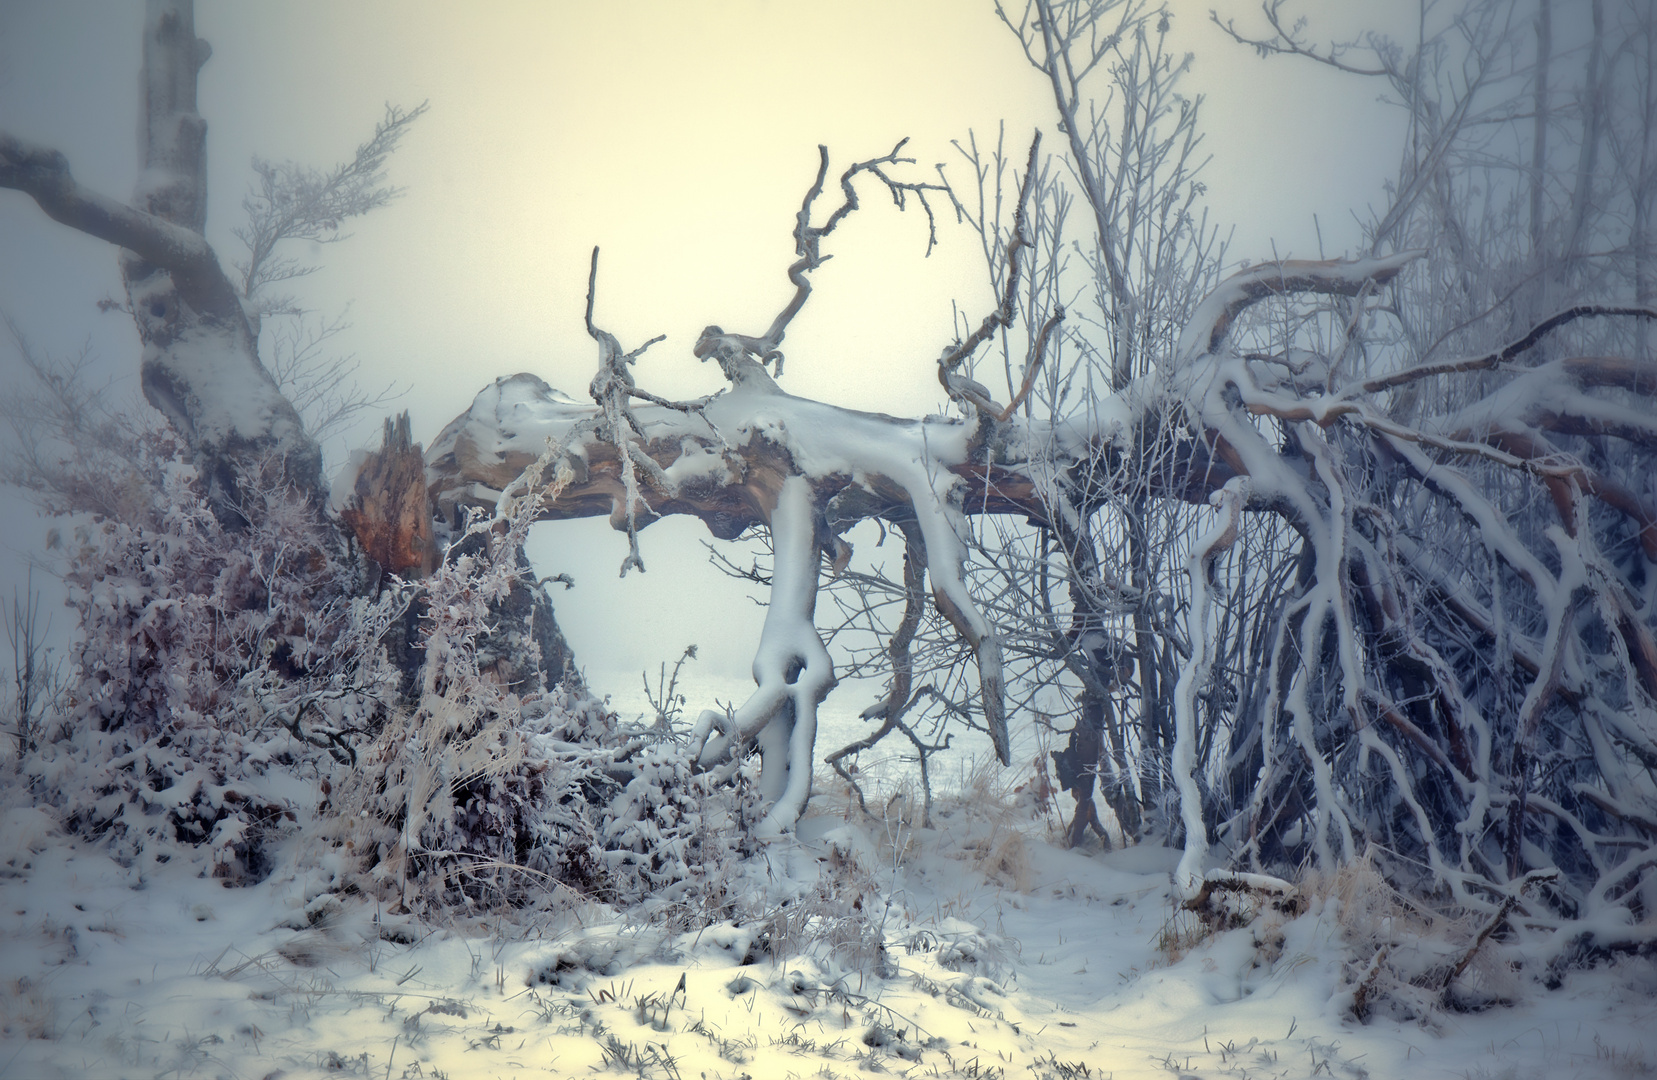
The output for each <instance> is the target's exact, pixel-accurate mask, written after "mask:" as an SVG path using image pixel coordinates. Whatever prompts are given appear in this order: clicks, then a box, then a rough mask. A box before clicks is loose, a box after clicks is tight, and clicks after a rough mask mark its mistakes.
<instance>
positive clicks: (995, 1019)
mask: <svg viewBox="0 0 1657 1080" xmlns="http://www.w3.org/2000/svg"><path fill="white" fill-rule="evenodd" d="M1036 807H1037V800H1036V799H1034V798H1033V796H1032V793H1030V792H1028V791H1026V792H1024V793H1022V794H1018V793H1011V792H1006V791H1005V790H999V791H998V790H996V789H994V787H993V785H990V784H988V783H986V782H982V781H981V782H980V783H979V784H977V785H975V786H973V787H971V788H969V789H968V790H966V791H964V792H962V793H961V794H960V795H959V796H957V797H951V798H945V799H941V800H940V803H939V806H938V808H937V812H936V817H935V821H934V825H935V828H933V829H930V830H928V829H921V828H917V827H915V825H914V817H915V815H914V813H913V811H912V810H911V809H910V808H908V807H907V806H906V805H905V804H904V802H903V800H902V799H901V798H899V799H897V800H894V801H892V802H889V803H887V804H886V805H884V806H881V805H878V804H871V806H870V811H871V812H870V814H869V815H868V816H861V815H858V814H855V813H851V812H850V810H849V809H848V803H847V802H846V801H845V799H844V797H843V794H836V793H834V792H830V793H829V794H828V795H827V796H825V797H822V798H819V799H818V800H816V801H815V802H814V803H813V805H812V810H811V812H810V814H809V815H808V816H807V818H806V819H805V820H804V821H803V822H802V823H801V827H800V837H799V838H797V839H791V840H788V841H783V842H779V843H776V844H773V845H772V846H770V847H769V848H767V849H766V850H765V852H764V853H763V854H762V855H760V856H758V857H756V858H754V859H752V860H750V861H749V862H748V863H747V864H746V865H744V866H742V867H740V868H737V869H736V870H735V871H734V872H733V878H732V880H731V882H730V887H731V888H732V889H733V890H738V889H739V890H744V891H748V892H749V893H750V894H751V895H763V896H766V897H774V898H775V902H774V904H773V905H772V906H771V907H769V908H768V909H767V910H768V915H767V916H766V917H764V918H760V919H756V920H751V921H750V922H749V923H748V925H745V926H740V927H739V926H733V925H731V924H729V923H717V924H715V925H712V926H708V927H703V928H696V927H693V926H692V927H686V926H663V925H659V924H657V925H651V924H646V923H641V922H639V921H637V920H629V919H626V918H622V917H618V916H617V915H616V914H615V913H614V912H611V911H609V910H608V909H606V908H603V907H602V906H599V905H593V904H581V903H576V904H571V905H568V906H565V907H563V908H561V909H557V910H549V911H546V912H541V913H536V914H534V915H523V914H520V915H518V916H516V917H511V916H508V917H501V918H496V917H494V916H492V915H491V916H478V917H476V918H471V919H466V920H460V919H457V920H456V921H455V922H453V923H451V924H450V925H448V926H440V927H432V926H425V925H420V924H416V923H413V922H411V921H409V920H408V919H407V918H397V917H394V916H392V915H391V914H389V913H388V912H386V911H385V910H383V909H379V908H377V907H376V905H375V904H373V903H372V902H369V901H365V900H362V899H352V898H340V897H336V896H333V895H330V894H326V893H322V892H320V891H319V887H318V885H317V884H316V881H317V878H316V877H315V875H313V874H308V873H306V872H303V871H300V870H296V869H294V866H295V865H297V863H294V864H291V865H290V866H289V867H288V868H287V869H285V870H283V871H281V872H278V873H276V874H274V875H272V876H271V878H269V879H268V880H267V881H266V882H264V883H263V884H261V885H259V886H257V887H252V888H245V889H227V888H223V887H221V886H220V884H219V883H218V882H215V881H213V880H211V879H210V878H201V877H198V876H197V875H198V874H199V873H200V867H198V866H197V865H195V864H194V863H193V862H192V861H191V860H190V858H189V857H188V856H187V855H178V856H175V857H174V858H173V859H171V860H170V861H168V862H166V863H160V862H150V863H149V864H147V865H138V866H133V867H122V866H119V865H117V864H116V863H114V862H112V861H111V860H110V859H109V858H107V857H106V856H105V855H103V854H102V853H101V852H100V851H99V850H98V849H97V848H96V847H93V846H89V845H88V844H86V843H83V842H79V841H76V840H73V839H70V838H68V837H66V836H64V835H62V834H61V833H60V832H58V831H56V830H55V828H54V826H53V824H52V821H51V819H50V818H49V817H48V816H47V815H46V814H44V813H42V812H41V811H39V810H34V809H12V810H8V811H6V812H5V819H4V821H3V823H0V985H3V987H4V990H3V993H0V1076H5V1077H18V1078H24V1077H27V1078H31V1080H32V1078H35V1077H149V1076H169V1077H170V1076H201V1077H237V1078H274V1077H294V1078H297V1077H311V1076H338V1075H358V1076H367V1077H375V1078H396V1077H438V1076H443V1077H450V1078H461V1077H466V1078H471V1077H497V1076H499V1077H540V1076H554V1077H575V1076H593V1075H617V1076H640V1077H667V1078H685V1080H691V1078H700V1077H706V1078H708V1080H715V1078H729V1080H736V1078H739V1077H749V1078H754V1080H770V1078H777V1080H782V1078H786V1077H812V1076H814V1077H822V1078H824V1080H831V1078H833V1077H852V1076H865V1075H883V1074H884V1075H896V1076H911V1077H933V1076H938V1077H953V1076H962V1077H978V1078H992V1077H993V1078H998V1080H1015V1078H1017V1080H1023V1078H1026V1077H1030V1078H1036V1080H1044V1078H1049V1077H1051V1078H1064V1080H1070V1078H1076V1077H1089V1078H1091V1077H1114V1078H1118V1080H1126V1078H1129V1077H1182V1078H1183V1077H1248V1078H1261V1080H1263V1078H1268V1077H1274V1078H1275V1077H1310V1076H1332V1077H1366V1076H1367V1077H1405V1076H1409V1077H1418V1076H1419V1077H1469V1078H1507V1077H1511V1078H1514V1080H1529V1078H1533V1077H1534V1078H1543V1077H1546V1078H1550V1080H1551V1078H1555V1077H1619V1076H1629V1077H1632V1076H1643V1075H1649V1074H1651V1073H1652V1072H1653V1071H1654V1068H1657V1027H1654V1026H1653V1021H1654V1018H1657V1006H1654V1000H1657V999H1654V998H1653V996H1652V993H1651V991H1652V987H1653V984H1654V979H1653V976H1652V974H1651V972H1650V970H1649V969H1647V968H1645V967H1643V966H1638V965H1626V966H1623V967H1620V968H1616V969H1612V970H1601V971H1595V972H1587V973H1577V974H1575V975H1573V976H1571V977H1570V978H1569V979H1568V980H1567V982H1566V984H1565V986H1564V987H1563V988H1562V989H1561V990H1560V991H1557V992H1554V993H1550V994H1544V993H1542V992H1540V991H1535V992H1533V993H1531V994H1530V995H1529V997H1528V999H1527V1000H1526V1001H1525V1002H1524V1003H1522V1004H1520V1005H1516V1006H1512V1007H1508V1008H1500V1009H1494V1010H1490V1011H1487V1012H1484V1013H1478V1014H1440V1015H1439V1016H1438V1017H1437V1018H1436V1019H1435V1020H1434V1022H1433V1023H1432V1024H1431V1025H1430V1026H1423V1025H1418V1024H1400V1023H1397V1022H1395V1021H1391V1020H1386V1019H1375V1020H1372V1021H1371V1022H1370V1023H1369V1024H1367V1025H1361V1024H1358V1023H1356V1022H1355V1021H1353V1020H1351V1019H1350V1018H1349V1017H1348V1016H1347V1015H1346V1008H1347V1006H1348V1004H1349V1002H1350V998H1351V991H1350V988H1345V989H1343V986H1344V985H1345V979H1344V966H1345V965H1346V964H1348V963H1349V962H1350V960H1351V956H1350V953H1349V951H1348V950H1347V949H1345V948H1344V947H1343V944H1342V939H1341V927H1342V920H1341V917H1340V914H1341V913H1340V900H1339V896H1340V895H1341V893H1340V890H1339V889H1330V890H1326V895H1322V896H1320V897H1318V898H1315V899H1314V900H1313V902H1312V905H1311V908H1310V910H1309V911H1308V913H1307V914H1305V915H1303V916H1301V917H1299V918H1297V919H1294V920H1292V921H1289V922H1288V923H1286V924H1284V925H1282V926H1281V927H1280V928H1276V929H1274V928H1273V927H1272V925H1271V924H1270V922H1269V920H1268V921H1265V922H1257V923H1256V924H1255V925H1254V926H1252V927H1245V928H1243V929H1240V930H1233V931H1230V932H1226V933H1222V934H1220V935H1218V936H1211V937H1206V938H1202V937H1201V935H1200V934H1196V933H1192V932H1191V929H1192V928H1191V926H1189V925H1188V924H1186V923H1184V922H1182V921H1179V920H1175V919H1174V918H1173V915H1172V907H1171V905H1170V901H1169V880H1170V879H1169V872H1170V870H1171V869H1172V868H1173V866H1174V862H1175V860H1177V858H1178V853H1177V852H1171V851H1166V850H1161V849H1148V848H1135V849H1129V850H1125V851H1117V852H1112V853H1104V852H1100V851H1097V850H1095V851H1091V852H1072V851H1065V850H1060V849H1058V848H1056V847H1054V846H1052V845H1051V844H1049V843H1048V842H1046V840H1045V839H1044V837H1045V836H1046V831H1045V825H1044V823H1043V821H1042V820H1041V818H1040V817H1039V815H1038V814H1037V813H1036ZM825 887H828V888H833V889H838V890H841V892H840V894H839V895H838V896H837V897H836V898H835V899H837V900H839V901H844V900H845V899H846V898H847V897H846V895H845V892H846V891H852V892H856V893H857V897H856V899H859V900H860V901H861V907H860V908H859V909H857V910H856V914H855V916H854V917H850V918H848V917H844V916H832V915H830V914H829V909H830V907H831V905H827V904H822V903H814V900H813V897H819V898H820V897H821V895H822V894H821V892H820V890H821V889H823V888H825ZM785 901H786V902H785ZM840 909H841V910H844V904H843V903H842V904H841V905H840ZM1199 938H1200V940H1197V939H1199Z"/></svg>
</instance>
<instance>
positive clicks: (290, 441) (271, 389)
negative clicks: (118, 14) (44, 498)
mask: <svg viewBox="0 0 1657 1080" xmlns="http://www.w3.org/2000/svg"><path fill="white" fill-rule="evenodd" d="M210 52H211V50H210V49H209V48H208V46H207V43H206V42H205V41H202V40H200V39H199V38H197V37H196V35H195V16H194V7H193V4H192V2H191V0H149V2H148V5H147V8H146V11H145V15H144V66H143V74H142V77H141V82H142V86H141V89H142V103H141V109H142V113H141V115H140V117H139V128H138V130H139V144H140V145H139V152H140V155H141V158H142V165H143V169H142V171H141V172H140V174H139V176H140V179H139V182H138V190H137V191H136V193H135V194H134V197H133V200H132V202H131V204H126V203H121V202H118V201H116V200H114V199H111V198H109V197H107V196H105V195H101V194H99V193H97V192H94V191H89V190H87V189H86V188H84V187H82V186H81V185H80V184H79V183H77V182H76V181H75V179H74V177H73V176H72V175H71V174H70V171H69V163H68V161H67V160H65V159H64V156H63V155H62V154H61V153H59V152H57V151H56V150H51V149H48V148H45V147H39V146H33V145H31V144H28V143H26V142H24V141H23V140H21V139H18V138H15V137H13V136H11V135H9V134H7V133H5V132H0V187H8V188H14V189H16V190H19V191H22V192H25V193H26V194H28V195H30V196H32V197H33V198H34V200H35V201H36V202H37V203H39V204H40V207H41V209H43V210H44V211H46V213H47V214H48V215H50V216H51V217H52V218H54V219H55V220H57V221H60V222H62V223H63V224H65V225H68V226H70V227H71V228H74V229H78V230H80V231H81V232H84V233H87V234H89V235H92V236H96V237H98V238H99V239H102V240H107V241H109V242H110V243H112V244H116V245H118V246H120V247H121V248H122V249H123V250H122V252H121V275H122V277H123V279H124V280H125V282H126V291H127V303H128V305H129V306H130V309H131V312H132V317H133V321H134V322H135V323H136V324H137V327H138V336H139V340H140V341H141V342H142V343H143V348H144V353H143V366H142V373H143V374H142V382H143V388H144V397H145V398H146V399H147V400H148V401H149V402H150V404H152V405H154V406H155V407H156V408H157V409H159V410H161V412H162V413H163V414H164V415H165V416H166V417H167V419H168V420H169V421H171V422H172V424H173V426H174V427H175V428H177V429H178V431H179V432H180V433H182V434H183V435H184V437H185V438H186V440H187V441H188V442H189V444H190V448H191V450H192V452H193V453H194V455H195V459H196V466H197V468H198V469H199V470H200V471H201V474H202V476H203V478H204V480H205V481H206V483H207V485H208V493H209V498H210V500H211V503H212V505H213V507H214V510H215V513H217V515H218V516H219V518H220V520H222V521H224V522H225V523H226V524H234V523H236V522H239V521H240V520H241V519H242V514H241V511H240V510H239V509H238V506H239V502H240V500H239V497H238V491H239V487H240V484H239V481H238V474H239V473H240V472H241V471H243V470H247V469H252V468H257V469H260V470H261V471H263V470H265V469H267V468H268V467H270V466H271V465H273V464H274V465H275V466H276V468H277V478H279V479H282V480H285V481H287V482H288V483H291V484H293V485H295V486H297V487H299V488H300V489H301V490H303V491H305V492H306V493H307V494H309V495H310V496H311V497H312V498H313V499H317V500H319V499H320V493H321V489H322V456H321V452H320V451H319V449H318V448H317V445H316V443H315V442H314V441H313V440H312V439H311V438H310V437H309V436H308V435H306V434H305V430H304V426H303V424H302V423H301V422H300V419H299V414H298V413H297V412H296V411H295V410H294V407H293V405H292V404H291V403H290V402H289V401H288V400H287V398H285V397H284V396H283V395H282V392H281V391H280V390H279V389H278V388H277V386H276V382H275V380H273V379H272V378H271V376H270V373H269V372H267V371H266V370H265V368H264V366H263V365H261V364H260V362H259V355H258V342H257V336H256V334H255V333H254V331H253V327H252V325H251V323H250V321H249V319H248V316H247V313H246V311H245V310H244V309H243V307H242V302H241V299H240V298H239V296H238V295H237V291H236V288H235V286H234V285H233V284H232V283H231V281H230V279H229V278H228V277H227V276H226V275H225V273H224V270H223V269H222V268H221V267H220V265H219V260H218V257H217V255H215V254H214V252H213V249H212V248H211V247H210V246H209V245H208V243H207V240H206V238H205V236H204V235H203V227H204V224H205V221H206V214H207V169H206V139H207V125H206V123H205V122H204V121H203V120H202V118H201V115H200V114H199V113H198V112H196V75H197V73H198V72H199V71H200V70H201V66H202V64H204V63H205V62H206V61H207V57H208V55H209V54H210Z"/></svg>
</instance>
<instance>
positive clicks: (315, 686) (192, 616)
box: [24, 430, 395, 881]
mask: <svg viewBox="0 0 1657 1080" xmlns="http://www.w3.org/2000/svg"><path fill="white" fill-rule="evenodd" d="M132 449H133V453H134V460H133V462H132V464H133V468H132V469H131V470H130V471H129V472H128V473H127V474H126V476H125V477H124V483H125V487H126V490H125V491H124V492H123V494H122V496H121V498H120V500H119V501H118V502H117V503H113V504H110V505H112V506H118V507H119V508H120V509H119V511H117V512H114V513H109V514H104V515H98V516H94V517H92V518H91V519H90V520H87V519H83V520H81V521H80V522H79V523H78V524H76V525H74V526H73V529H72V532H73V538H72V540H70V541H69V550H68V552H67V558H66V567H65V573H64V579H65V582H66V583H67V584H68V586H69V598H70V605H71V607H72V608H73V609H74V611H75V613H76V616H77V618H78V622H79V625H78V629H77V632H76V636H75V640H74V644H73V646H72V649H71V655H70V662H71V664H72V665H73V673H72V675H71V677H70V679H69V684H68V686H67V689H66V693H65V694H64V696H63V703H62V708H61V710H60V712H59V714H58V715H57V716H56V717H55V718H53V719H52V720H51V722H49V723H47V724H45V725H43V729H42V731H41V732H40V737H39V740H38V744H37V746H36V748H35V751H34V752H33V753H32V754H31V755H30V756H29V758H28V760H27V761H26V762H25V763H24V768H25V772H26V774H27V775H28V777H29V779H30V782H31V784H32V785H33V786H34V789H35V793H36V797H37V798H38V799H40V800H42V801H44V802H47V803H50V804H51V805H53V806H55V807H56V808H57V809H58V810H59V812H60V813H61V814H62V815H63V818H64V820H65V823H66V824H68V825H69V826H71V827H72V828H74V829H76V830H77V831H80V832H82V833H85V834H89V835H103V836H108V837H110V838H112V840H113V841H114V842H115V843H116V845H117V847H118V849H119V850H121V851H122V852H123V854H125V855H127V856H128V857H137V856H138V855H139V854H141V853H142V852H143V851H145V850H146V848H149V847H151V846H152V845H153V844H154V843H155V842H156V841H177V842H181V843H184V844H188V845H201V844H205V845H206V846H207V848H208V850H209V851H210V852H211V866H212V869H211V872H212V873H213V874H215V875H217V876H220V877H224V878H227V879H229V880H232V881H241V880H248V879H256V878H258V877H260V876H262V875H263V874H264V873H265V872H266V871H267V870H268V868H269V852H268V850H267V844H268V841H269V840H270V838H271V837H272V836H273V835H274V834H276V833H278V832H280V831H281V830H282V828H283V827H284V824H285V823H287V822H291V821H294V820H295V819H296V816H297V814H298V813H299V812H301V811H302V810H304V809H307V808H308V804H309V803H311V802H313V801H314V798H315V796H314V795H313V794H312V792H313V791H314V790H315V787H316V785H317V784H318V783H319V782H320V781H321V780H322V779H323V777H324V775H325V773H326V771H327V769H328V767H329V765H331V763H332V762H333V760H334V759H335V758H338V759H342V760H345V759H348V758H349V755H350V753H351V751H350V739H351V736H352V734H353V733H354V732H356V731H360V730H363V729H365V728H366V727H367V726H369V725H371V724H372V723H373V722H374V718H375V716H376V715H377V714H378V713H379V712H381V711H383V708H384V705H385V703H386V702H387V701H388V700H389V699H390V696H391V695H392V694H393V693H394V690H395V681H394V680H395V672H394V671H391V670H390V669H388V668H386V667H385V666H384V664H383V661H380V662H378V663H376V653H375V652H374V650H372V649H371V648H370V649H365V648H364V647H363V646H364V645H365V644H367V643H365V642H363V641H362V640H361V638H362V636H363V630H364V628H365V627H370V626H373V625H375V624H376V622H377V621H378V623H379V624H381V625H383V622H384V619H383V614H384V612H383V611H382V610H380V608H383V606H384V605H380V607H379V608H376V607H374V606H373V605H367V606H365V605H364V604H363V603H362V602H360V601H358V602H356V603H353V602H352V601H351V600H350V597H349V594H350V590H351V586H352V572H351V566H350V563H349V562H348V561H347V560H345V559H344V558H343V557H342V553H341V551H340V550H339V549H338V546H337V540H336V539H335V537H334V536H332V535H331V534H330V533H329V532H328V531H327V530H326V529H325V528H323V527H322V526H320V525H319V523H318V520H317V517H316V515H315V513H314V511H313V508H312V507H311V506H310V505H309V504H308V503H307V502H306V500H305V498H304V496H302V495H300V494H298V493H296V492H294V491H292V490H291V489H289V488H288V487H286V486H285V485H283V484H281V483H278V482H276V481H274V480H273V479H271V478H269V477H261V476H257V475H255V476H248V477H245V478H244V484H243V487H242V503H241V505H240V507H239V508H238V510H239V517H240V520H235V521H232V522H230V523H226V522H225V521H221V520H220V519H219V517H217V516H215V514H214V513H213V511H212V510H211V509H210V507H209V506H208V503H207V501H206V499H205V497H204V494H203V487H204V485H203V484H202V483H201V480H200V477H199V476H198V474H197V471H196V469H195V468H194V467H193V466H192V465H191V464H190V463H189V462H188V460H187V459H186V455H185V451H184V449H183V447H182V445H181V444H180V443H179V441H178V440H176V439H175V438H174V437H173V436H172V435H171V434H169V433H167V432H165V431H159V430H151V431H146V432H143V433H141V434H140V435H139V436H138V437H137V438H135V439H134V441H133V443H132Z"/></svg>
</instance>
